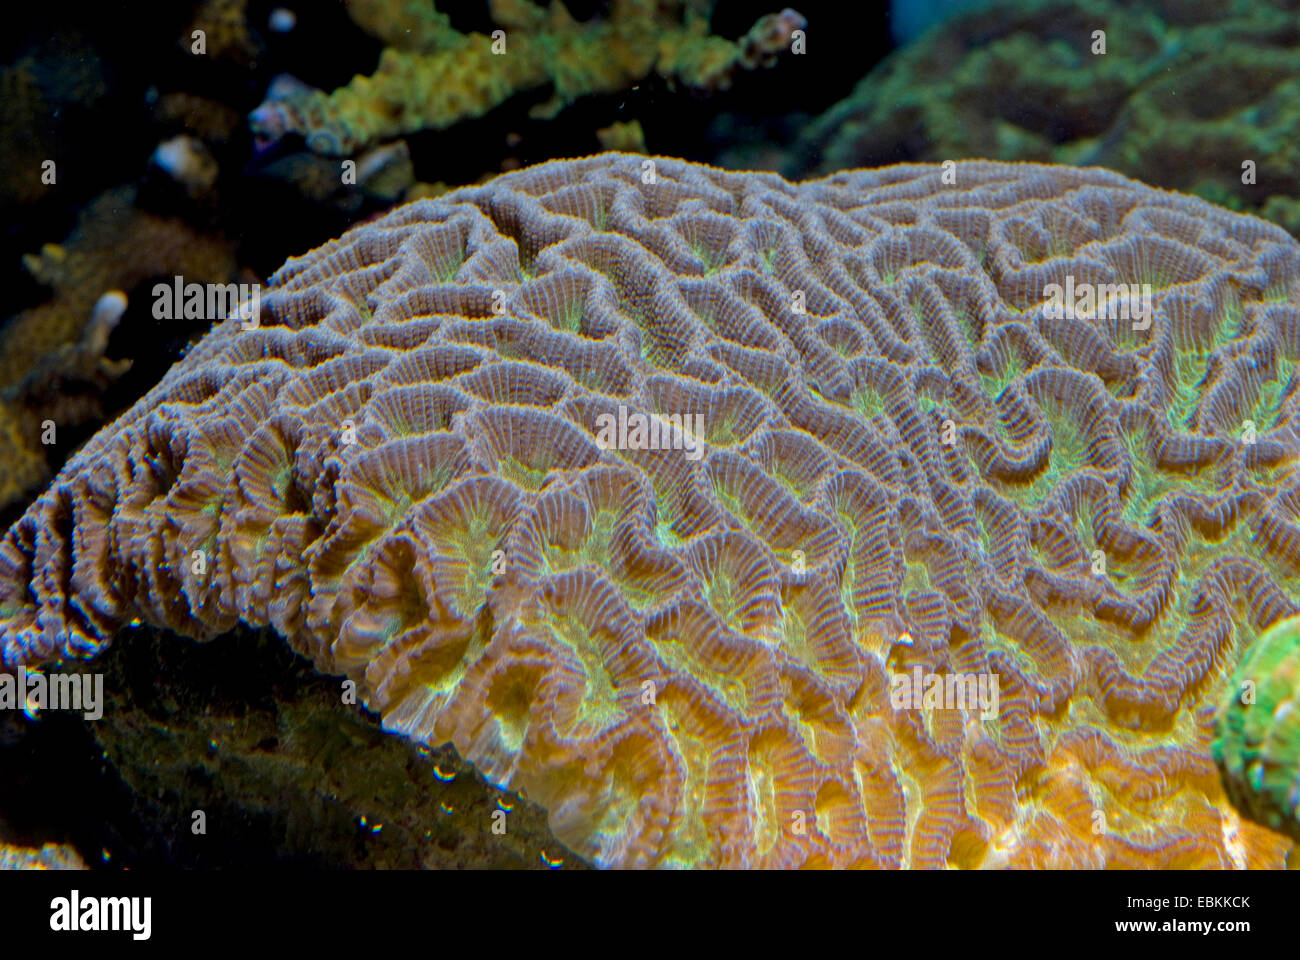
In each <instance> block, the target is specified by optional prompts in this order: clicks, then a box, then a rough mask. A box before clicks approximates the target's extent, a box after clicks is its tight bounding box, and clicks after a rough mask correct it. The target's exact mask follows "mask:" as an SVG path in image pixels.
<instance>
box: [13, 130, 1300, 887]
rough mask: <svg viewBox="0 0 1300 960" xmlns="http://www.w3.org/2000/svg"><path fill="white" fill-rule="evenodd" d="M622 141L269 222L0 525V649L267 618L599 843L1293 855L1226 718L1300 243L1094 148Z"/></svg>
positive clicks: (627, 856)
mask: <svg viewBox="0 0 1300 960" xmlns="http://www.w3.org/2000/svg"><path fill="white" fill-rule="evenodd" d="M646 163H647V159H646V158H642V157H634V156H621V155H605V156H600V157H594V158H591V159H588V160H582V161H571V162H557V163H552V164H547V165H543V166H540V167H536V168H531V169H529V170H526V171H522V172H520V173H517V174H510V175H506V176H504V177H501V178H498V179H497V180H495V181H493V182H492V183H490V184H488V185H486V186H484V187H478V188H466V189H462V190H459V191H455V192H453V193H452V194H449V195H448V196H447V197H445V198H443V199H441V200H437V201H421V202H419V203H416V204H412V205H409V206H407V207H404V208H401V209H399V210H397V211H394V212H393V213H392V214H389V215H388V216H386V217H384V218H382V219H380V220H378V221H375V222H374V223H371V224H369V225H367V226H365V227H362V228H358V229H355V230H353V231H350V232H349V233H348V234H346V235H345V236H344V237H342V238H340V239H339V240H337V241H334V242H331V243H329V244H326V245H325V246H324V247H321V248H320V249H318V250H316V251H314V252H313V253H311V254H310V255H308V256H307V257H304V258H301V259H298V260H293V261H291V262H290V263H288V264H286V266H285V267H284V268H283V269H282V270H281V271H280V272H279V273H278V274H277V275H276V277H275V278H274V290H273V291H272V292H271V293H270V294H269V296H268V297H267V298H266V300H265V301H264V310H263V325H262V326H261V327H260V328H258V329H256V330H241V329H240V328H239V324H238V322H237V321H229V322H227V323H225V324H223V325H222V326H221V327H220V328H218V329H217V330H215V331H214V332H213V333H212V334H211V335H210V336H208V337H207V338H206V339H205V340H204V341H203V342H202V343H201V344H200V345H199V346H198V347H196V348H195V349H194V350H193V351H192V352H191V353H190V354H189V355H188V356H187V357H186V358H185V359H184V360H183V361H182V362H181V363H180V364H179V365H178V366H177V367H176V368H174V369H173V370H172V371H171V372H170V373H169V374H168V375H167V377H166V378H164V380H163V382H162V383H161V384H160V385H159V386H158V387H157V388H156V389H155V390H154V391H153V392H151V394H150V395H149V396H148V397H147V398H146V399H145V400H143V401H142V402H141V403H140V404H138V405H137V406H136V407H135V408H133V410H132V411H131V412H130V414H128V415H127V416H126V417H124V418H123V419H122V420H120V421H119V422H118V423H117V424H116V425H115V426H114V427H113V429H111V430H109V431H105V432H104V433H101V434H100V435H98V436H97V437H96V438H94V439H93V440H92V441H91V442H90V443H89V444H87V446H86V447H85V448H84V449H83V450H82V451H81V452H80V453H79V454H78V455H77V456H76V457H75V458H74V459H73V460H72V461H70V463H69V464H68V466H67V468H66V469H65V471H64V472H63V473H62V474H61V475H60V477H59V478H58V479H57V480H56V482H55V483H54V485H53V486H52V487H51V489H50V490H49V492H47V493H46V494H45V495H44V496H42V497H41V499H40V500H39V501H38V502H37V503H36V504H35V505H34V506H33V508H32V509H31V510H30V511H29V512H28V513H27V514H26V515H25V516H24V517H23V519H22V520H20V521H19V522H18V523H17V524H15V526H14V527H13V528H12V529H11V530H10V531H9V533H8V535H7V536H6V538H5V539H4V541H3V544H2V545H0V617H3V619H2V620H0V638H2V639H3V650H4V657H5V662H6V663H9V664H13V663H18V662H27V663H32V662H37V661H42V660H45V659H48V658H50V657H54V656H69V655H75V656H86V655H91V654H94V653H95V652H97V651H99V650H101V649H102V647H103V644H104V643H105V642H106V641H107V639H108V638H110V637H111V636H112V634H113V633H114V632H115V631H116V630H117V629H118V628H119V627H120V626H121V625H122V624H124V623H125V622H128V621H130V620H132V619H135V618H140V619H144V620H147V621H150V622H152V623H156V624H159V625H165V626H169V627H172V628H175V629H178V630H181V631H183V632H186V633H190V634H192V635H195V636H200V637H207V636H212V635H214V634H216V633H219V632H221V631H223V630H227V629H229V628H230V627H231V626H233V625H234V624H235V622H236V621H237V620H241V619H242V620H244V621H247V622H249V623H253V624H265V623H269V624H271V625H273V626H274V627H275V628H276V630H277V631H279V632H280V633H281V634H283V635H285V636H286V637H288V638H290V639H291V641H292V642H293V644H294V646H295V647H296V648H297V649H299V650H302V651H304V652H306V653H307V654H309V655H310V656H311V657H312V659H313V660H314V661H315V662H316V663H317V664H318V665H319V666H320V667H322V668H323V669H326V670H339V671H345V672H347V673H348V674H349V675H351V676H353V677H355V678H356V679H358V681H359V682H360V683H361V684H362V687H363V689H364V690H365V693H366V697H367V701H368V703H369V704H370V705H371V706H372V707H374V708H375V709H377V710H379V711H381V712H382V714H383V717H384V723H385V726H386V727H387V728H389V729H392V730H396V731H399V732H401V733H404V734H406V735H408V736H410V737H412V738H414V739H416V740H420V741H425V742H429V743H443V742H446V741H451V742H452V743H453V744H454V745H455V746H456V747H457V749H458V750H459V751H460V752H461V753H462V755H464V756H465V757H466V758H468V759H469V760H471V761H472V762H473V763H474V764H475V765H476V766H478V767H479V768H480V769H481V770H482V771H483V772H484V773H485V775H486V776H488V777H489V778H490V779H491V780H494V781H497V782H503V783H509V784H511V785H513V786H515V787H517V788H520V789H522V790H525V791H526V792H527V794H528V796H529V797H530V799H533V800H535V801H537V802H538V803H540V804H542V805H543V806H544V807H545V808H546V809H547V810H548V812H549V814H550V820H551V826H552V829H553V830H554V831H555V833H556V835H557V836H558V837H559V838H560V839H561V840H563V841H565V842H566V843H569V844H570V845H571V846H572V847H573V848H574V850H575V851H576V852H578V853H579V854H580V855H582V856H585V857H589V858H591V859H592V860H593V861H595V862H596V863H599V864H603V865H614V864H618V865H645V864H660V865H701V866H703V865H714V866H718V865H745V864H749V865H767V866H792V865H805V866H809V865H851V864H853V865H876V866H942V865H945V864H947V865H959V866H980V865H984V866H996V865H1036V866H1045V865H1059V866H1065V865H1075V866H1082V865H1090V866H1093V865H1095V866H1101V865H1112V866H1139V865H1143V866H1150V865H1163V866H1251V865H1253V866H1265V865H1274V866H1275V865H1280V864H1281V863H1282V862H1283V859H1284V857H1285V856H1286V854H1287V851H1288V850H1289V849H1290V847H1291V841H1289V840H1288V839H1287V838H1285V837H1283V836H1280V835H1278V834H1275V833H1272V832H1270V831H1268V830H1266V829H1264V828H1262V827H1259V826H1257V825H1255V824H1253V823H1251V822H1248V821H1241V820H1240V819H1239V818H1238V816H1237V813H1236V811H1235V810H1234V809H1233V808H1232V807H1231V806H1230V805H1229V804H1228V802H1227V800H1226V797H1225V796H1224V792H1223V788H1222V787H1221V785H1220V782H1219V778H1218V776H1217V773H1216V771H1215V768H1214V764H1213V762H1212V760H1211V756H1210V742H1211V740H1212V737H1213V706H1214V704H1216V703H1217V702H1218V699H1219V697H1220V694H1221V691H1222V690H1223V689H1224V685H1225V683H1226V682H1227V676H1228V674H1229V673H1230V671H1231V669H1232V667H1233V664H1234V663H1235V662H1236V660H1237V659H1238V658H1239V657H1240V656H1241V655H1242V653H1243V652H1244V651H1246V650H1248V649H1249V647H1250V644H1251V643H1252V642H1253V641H1254V639H1255V638H1256V636H1257V634H1258V633H1259V632H1260V631H1262V630H1263V629H1264V627H1266V626H1267V625H1268V624H1270V623H1272V622H1273V621H1274V620H1276V619H1277V618H1278V617H1279V616H1283V615H1287V614H1293V613H1295V612H1297V610H1298V609H1300V608H1298V607H1297V605H1296V601H1295V598H1294V596H1293V595H1292V594H1291V593H1290V592H1288V588H1287V587H1286V586H1285V585H1286V584H1289V583H1293V582H1294V577H1295V575H1296V570H1297V566H1300V526H1298V521H1300V510H1297V508H1296V507H1295V503H1297V502H1300V488H1298V487H1297V483H1300V474H1297V472H1296V471H1295V470H1294V469H1293V463H1294V460H1295V457H1296V454H1297V451H1300V438H1298V437H1297V435H1296V432H1295V430H1294V423H1295V418H1296V410H1295V404H1296V395H1295V380H1294V378H1293V377H1292V375H1291V371H1292V370H1293V369H1294V364H1295V362H1296V360H1297V358H1298V357H1300V341H1297V331H1298V330H1300V323H1298V322H1297V319H1298V318H1300V291H1297V289H1296V286H1295V285H1296V280H1297V276H1298V274H1300V245H1297V244H1296V243H1295V242H1294V241H1293V240H1292V239H1291V238H1289V237H1288V236H1287V235H1286V234H1285V233H1283V232H1282V231H1281V230H1279V229H1278V228H1276V227H1274V226H1272V225H1270V224H1267V223H1265V222H1263V221H1259V220H1256V219H1253V218H1247V217H1243V216H1239V215H1234V214H1231V213H1228V212H1225V211H1222V210H1219V209H1216V208H1214V207H1211V206H1209V205H1207V204H1205V203H1203V202H1200V201H1197V200H1194V199H1190V198H1185V197H1180V196H1176V195H1172V194H1167V193H1162V192H1158V191H1153V190H1151V189H1149V188H1146V187H1143V186H1141V185H1139V184H1136V183H1134V182H1132V181H1128V180H1126V179H1124V178H1122V177H1120V176H1118V175H1115V174H1110V173H1107V172H1104V171H1097V170H1073V169H1068V168H1058V167H1039V166H1033V165H1014V166H1011V165H1000V164H986V163H962V164H958V165H956V167H955V170H954V172H955V175H956V185H955V186H952V185H946V184H945V183H944V182H943V181H942V180H941V176H942V169H941V168H939V167H926V166H912V167H894V168H889V169H884V170H873V171H853V172H849V173H843V174H838V175H836V176H834V177H831V178H829V179H826V180H823V181H815V182H811V183H807V184H803V185H793V184H789V183H786V182H784V181H782V180H780V179H779V178H777V177H775V176H771V175H757V174H732V173H725V172H721V171H717V170H712V169H708V168H703V167H699V166H694V165H690V164H684V163H680V162H677V161H670V160H662V159H659V160H654V161H653V164H654V166H653V168H648V167H647V166H646ZM649 170H653V173H654V176H647V171H649ZM1067 275H1068V276H1073V277H1076V278H1078V279H1080V280H1082V279H1084V278H1087V279H1088V280H1090V281H1091V282H1095V283H1121V282H1123V283H1128V282H1136V283H1149V284H1151V285H1152V287H1153V288H1154V294H1153V301H1154V313H1153V315H1152V323H1151V327H1150V329H1148V330H1143V331H1140V332H1139V331H1135V330H1133V329H1132V325H1131V323H1130V322H1129V321H1128V320H1127V319H1125V320H1123V321H1122V322H1121V321H1119V320H1118V319H1116V318H1110V317H1107V316H1105V315H1104V314H1103V315H1101V316H1097V315H1095V314H1094V315H1091V316H1084V317H1080V318H1078V319H1075V320H1066V321H1062V320H1056V319H1053V318H1052V317H1051V316H1050V315H1048V314H1045V313H1044V312H1043V311H1042V310H1041V309H1040V307H1041V305H1042V301H1043V297H1044V288H1045V286H1046V285H1047V284H1049V283H1053V282H1057V283H1059V282H1063V281H1064V278H1065V277H1066V276H1067ZM796 292H799V293H802V295H803V296H802V299H801V298H799V297H797V296H796ZM796 303H802V304H803V305H804V306H805V309H804V310H803V312H800V311H799V310H797V309H792V307H793V305H794V304H796ZM620 405H622V406H623V407H624V408H626V409H627V410H630V411H632V412H635V413H639V414H642V415H645V416H656V417H663V416H668V415H677V414H692V415H693V414H696V413H698V414H699V415H701V416H702V417H703V418H704V419H703V433H702V437H701V439H702V440H703V443H704V445H705V447H704V456H703V457H702V459H700V460H698V461H697V460H692V459H690V458H688V457H687V456H685V455H684V453H683V451H682V450H680V449H677V450H654V449H650V450H647V449H607V448H604V447H602V446H601V445H599V444H598V443H597V429H596V428H597V425H598V423H599V420H598V419H597V418H598V417H600V415H602V414H609V415H617V413H618V409H619V407H620ZM1247 419H1249V420H1250V422H1251V424H1250V425H1251V428H1252V429H1253V430H1254V431H1255V433H1252V434H1251V437H1250V440H1249V441H1245V442H1243V439H1242V438H1243V434H1242V430H1243V424H1244V421H1245V420H1247ZM945 430H949V431H955V432H953V433H952V436H953V438H954V442H953V443H951V444H947V443H945V442H943V439H942V438H943V436H944V431H945ZM196 551H199V553H197V554H196ZM496 551H500V553H497V552H496ZM794 551H799V554H798V555H796V554H795V553H794ZM200 559H201V562H199V561H200ZM1099 563H1100V568H1099V567H1098V564H1099ZM914 667H919V668H921V669H922V670H923V671H925V672H933V673H938V674H945V675H951V674H955V673H991V674H996V675H997V676H998V677H999V678H1000V689H1001V697H1000V699H1001V704H1000V709H999V711H998V712H997V715H996V716H991V715H986V714H983V713H981V712H980V711H978V710H968V709H958V710H943V709H928V708H927V709H921V710H910V709H896V708H895V707H894V706H892V705H891V703H890V698H889V692H890V691H889V686H890V680H889V677H890V674H891V673H892V672H895V671H898V672H908V671H910V670H911V669H913V668H914ZM647 684H649V685H650V686H648V687H647Z"/></svg>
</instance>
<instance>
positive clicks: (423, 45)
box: [250, 0, 805, 156]
mask: <svg viewBox="0 0 1300 960" xmlns="http://www.w3.org/2000/svg"><path fill="white" fill-rule="evenodd" d="M425 7H426V8H427V5H425ZM491 7H492V13H493V17H494V21H495V22H496V23H497V24H499V25H500V27H501V28H502V29H501V32H500V34H499V35H494V36H486V35H484V34H479V33H472V34H467V35H466V34H460V33H457V32H456V31H454V30H453V29H452V28H451V26H450V24H449V22H448V21H447V20H446V18H445V17H443V16H442V15H440V14H437V13H436V12H433V11H429V12H419V11H417V10H415V9H413V7H412V5H411V4H409V3H399V4H393V3H380V2H375V0H371V2H360V0H354V2H353V3H351V4H350V5H349V10H350V12H352V14H353V16H354V18H356V19H357V20H358V22H359V23H360V24H361V25H362V26H364V27H366V28H367V29H369V30H371V31H372V32H374V33H376V34H377V35H378V36H380V37H381V38H383V39H385V40H388V41H390V42H391V43H392V44H393V45H392V46H390V47H388V48H387V49H385V50H384V52H383V54H382V56H381V57H380V61H379V66H378V69H377V70H376V71H375V73H374V74H373V75H371V76H369V77H356V78H355V79H353V81H352V82H351V83H349V84H348V85H347V86H345V87H341V88H339V89H338V90H335V91H334V92H332V93H328V94H327V93H324V92H322V91H319V90H312V89H300V88H295V87H290V86H282V87H280V88H279V89H277V90H276V91H273V92H272V94H271V95H270V96H269V97H268V99H267V101H266V102H265V103H263V104H262V105H261V106H260V107H259V108H258V109H257V110H255V111H254V112H253V114H252V116H251V117H250V123H251V126H252V128H253V131H254V133H255V134H257V135H258V136H260V137H262V138H265V139H270V140H275V139H278V138H280V137H282V136H284V135H285V134H288V133H297V134H301V135H302V136H303V137H305V138H306V141H307V146H308V147H309V148H310V149H311V150H312V151H314V152H316V153H320V154H324V155H327V156H346V155H349V154H352V153H355V152H357V151H358V150H361V149H363V148H365V147H368V146H372V145H374V144H376V143H378V142H381V141H383V140H388V139H392V138H395V137H399V136H403V135H406V134H411V133H415V132H417V131H420V130H441V129H444V128H446V127H449V126H451V125H453V124H455V123H457V122H458V121H460V120H464V119H466V118H469V117H476V116H479V115H481V114H483V113H486V112H487V111H488V110H490V109H492V108H493V107H495V106H497V105H499V104H501V103H504V102H505V101H506V100H508V99H509V98H510V97H512V96H514V95H516V94H518V93H521V92H524V91H529V90H540V89H542V88H546V87H548V86H549V87H550V88H553V90H554V96H553V97H552V98H551V100H550V101H549V102H548V103H547V104H544V105H542V106H541V107H540V108H539V109H538V112H539V113H541V114H542V115H546V114H548V113H553V112H555V111H558V110H559V109H560V108H561V107H563V106H564V105H565V104H566V103H568V102H570V101H572V100H573V99H575V98H576V97H579V96H583V95H586V94H594V93H616V92H618V91H621V90H626V89H628V88H630V87H631V86H633V85H634V84H636V83H638V82H640V81H642V80H644V79H646V78H647V77H649V76H650V75H651V74H657V75H658V76H660V77H663V78H665V79H667V80H670V81H673V82H676V83H681V84H683V85H685V86H688V87H696V88H703V89H710V90H713V89H719V88H723V87H725V86H727V85H728V84H729V83H730V81H731V77H732V75H733V74H734V73H735V71H736V70H739V69H753V68H755V67H760V66H769V65H771V63H772V62H773V61H774V59H775V57H776V55H777V54H778V53H779V52H780V51H782V50H787V49H789V47H790V44H791V34H792V32H793V31H794V30H796V29H799V28H802V27H803V26H804V25H805V24H804V20H803V18H802V17H801V16H799V15H798V14H797V13H795V12H794V11H792V10H789V9H787V10H783V11H781V12H780V13H772V14H768V15H766V16H764V17H762V18H761V19H760V20H759V21H758V22H757V23H756V24H755V26H754V28H753V29H752V30H751V31H750V32H749V33H748V34H746V36H745V37H743V38H741V40H740V41H739V42H737V43H732V42H729V41H726V40H723V39H722V38H719V37H715V36H711V35H709V33H708V21H707V18H706V17H704V16H702V15H700V13H699V12H698V10H697V9H696V7H697V4H694V3H689V2H683V0H673V2H668V3H664V2H660V0H614V2H613V3H612V4H611V8H610V11H609V14H608V16H607V17H604V18H602V19H597V20H593V21H590V22H586V23H579V22H577V21H575V20H574V19H573V18H572V16H570V14H569V12H568V10H567V8H566V7H565V6H564V4H563V3H562V2H560V0H553V2H552V3H551V5H550V6H549V8H547V9H545V10H543V9H542V8H541V7H538V6H536V5H534V4H532V3H528V2H518V0H495V2H494V3H492V5H491Z"/></svg>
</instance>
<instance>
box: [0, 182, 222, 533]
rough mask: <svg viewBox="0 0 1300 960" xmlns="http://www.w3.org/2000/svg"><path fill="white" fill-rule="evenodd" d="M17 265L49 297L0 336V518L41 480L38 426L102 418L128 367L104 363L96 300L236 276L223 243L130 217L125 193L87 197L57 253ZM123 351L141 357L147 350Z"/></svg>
mask: <svg viewBox="0 0 1300 960" xmlns="http://www.w3.org/2000/svg"><path fill="white" fill-rule="evenodd" d="M25 263H26V266H27V269H28V271H29V272H30V273H31V275H32V276H33V277H34V278H35V279H36V280H37V281H38V282H40V283H41V284H43V285H45V286H48V287H50V288H51V289H52V291H53V296H52V297H51V298H50V299H49V300H48V301H46V302H44V303H42V304H40V305H38V306H35V307H32V308H31V309H28V310H24V311H21V312H20V313H18V314H16V315H14V316H13V317H11V318H10V319H9V320H8V321H7V322H6V323H5V324H4V326H3V327H0V410H3V411H4V421H5V423H6V425H7V429H8V430H9V431H11V433H12V434H13V435H12V436H11V437H10V440H11V442H12V446H11V447H10V448H9V449H10V450H11V451H12V456H11V457H9V458H6V460H5V463H4V466H3V467H2V468H0V509H2V508H3V507H5V506H8V505H9V504H10V503H12V502H14V501H15V500H16V499H18V498H20V497H22V496H24V495H25V494H26V493H27V492H28V491H29V490H30V489H31V487H32V486H33V485H34V484H36V483H40V482H41V481H43V480H44V479H46V477H47V476H48V474H47V473H46V468H45V461H46V456H47V451H48V447H47V445H46V444H45V443H43V442H42V428H41V426H40V425H41V423H43V422H44V421H46V420H52V421H54V423H55V425H56V427H57V429H59V430H63V431H65V432H68V433H71V432H72V431H74V430H75V429H76V428H77V427H79V426H80V425H82V424H84V423H86V422H91V423H97V422H98V421H100V420H101V419H102V418H103V416H104V414H105V412H106V411H105V408H104V391H105V389H106V388H107V386H108V385H109V384H110V383H112V382H113V380H115V379H116V378H117V377H118V376H119V375H120V374H121V373H122V372H124V370H125V369H126V367H127V366H128V365H127V364H123V363H121V362H119V361H113V360H111V359H109V358H107V357H106V356H105V351H106V349H107V347H108V343H109V335H110V334H111V332H112V327H113V325H115V324H116V319H114V323H113V325H109V326H108V327H107V329H106V328H105V327H104V326H103V324H102V321H97V319H96V306H97V304H99V303H100V302H101V298H102V297H103V296H104V295H105V294H109V293H111V292H113V291H118V292H119V295H123V296H124V294H122V293H121V291H133V292H138V295H139V296H142V297H143V296H145V295H146V294H147V290H146V289H144V288H146V287H147V286H148V283H147V282H148V281H151V280H154V279H170V278H172V277H174V276H177V275H182V276H184V277H185V278H186V280H187V281H195V282H201V283H203V282H212V283H226V282H229V281H231V280H233V279H235V277H236V275H237V272H238V268H237V265H236V263H235V260H234V256H233V252H232V251H231V249H230V246H229V244H228V242H227V241H226V240H225V239H224V238H223V237H221V236H217V235H212V234H206V235H205V234H204V233H201V232H199V231H197V230H195V229H193V228H191V227H190V226H188V225H187V224H185V223H184V221H181V220H178V219H175V218H171V217H164V216H160V215H157V214H153V213H149V212H146V211H144V210H141V209H139V208H138V207H136V206H135V190H134V188H132V187H123V188H119V189H116V190H111V191H108V192H107V193H105V194H103V195H102V196H100V197H98V198H96V200H95V201H94V202H93V203H91V204H90V205H89V206H88V207H87V208H86V210H85V211H84V212H83V214H82V216H81V218H80V220H79V222H78V225H77V228H76V230H74V231H73V233H72V234H71V235H69V237H68V238H67V240H66V241H65V242H64V243H63V244H47V245H46V246H45V247H43V248H42V249H41V250H40V252H39V253H35V254H30V255H28V256H27V257H26V258H25ZM148 309H151V304H150V307H149V308H145V307H144V306H143V305H142V306H141V312H143V313H147V312H148ZM118 316H120V311H119V312H118ZM123 346H124V348H125V349H126V350H128V352H129V354H134V353H135V352H137V351H143V352H146V353H148V352H150V351H152V350H153V349H154V348H155V347H156V343H154V342H142V343H137V344H134V345H131V344H125V345H123Z"/></svg>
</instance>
